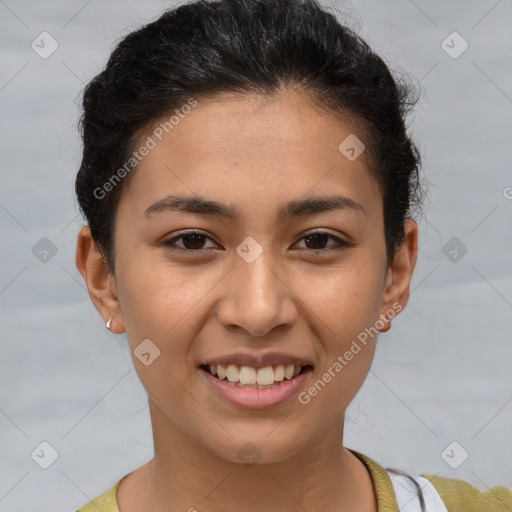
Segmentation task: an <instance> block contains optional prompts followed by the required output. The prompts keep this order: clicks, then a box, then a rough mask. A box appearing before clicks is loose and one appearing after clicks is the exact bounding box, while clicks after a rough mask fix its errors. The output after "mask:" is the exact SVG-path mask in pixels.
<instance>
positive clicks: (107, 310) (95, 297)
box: [75, 226, 125, 334]
mask: <svg viewBox="0 0 512 512" xmlns="http://www.w3.org/2000/svg"><path fill="white" fill-rule="evenodd" d="M75 264H76V267H77V269H78V271H79V272H80V274H82V277H83V278H84V281H85V284H86V285H87V290H88V292H89V297H90V298H91V301H92V303H93V304H94V307H95V308H96V309H97V310H98V312H99V314H100V315H101V317H102V318H103V323H104V324H105V323H106V322H107V321H108V320H109V319H110V318H112V322H111V324H110V331H111V332H114V333H116V334H121V333H123V332H124V331H125V326H124V322H123V316H122V313H121V307H120V304H119V300H118V298H117V297H118V293H117V286H116V281H115V277H114V275H112V273H111V272H110V271H109V269H108V265H107V261H106V259H105V258H104V257H103V256H102V255H101V253H100V251H99V250H98V247H97V246H96V243H95V242H94V240H93V239H92V236H91V229H90V228H89V226H84V227H82V228H81V229H80V231H79V233H78V239H77V243H76V255H75Z"/></svg>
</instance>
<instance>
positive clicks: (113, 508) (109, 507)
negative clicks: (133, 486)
mask: <svg viewBox="0 0 512 512" xmlns="http://www.w3.org/2000/svg"><path fill="white" fill-rule="evenodd" d="M123 478H124V476H123ZM123 478H120V479H119V480H118V481H117V482H116V483H115V484H114V485H113V486H112V487H111V488H110V489H109V490H108V491H106V492H105V493H103V494H101V495H100V496H98V497H97V498H94V499H93V500H92V501H90V502H89V503H87V504H85V505H84V506H83V507H81V508H79V509H78V510H77V511H76V512H98V511H99V510H101V512H119V507H118V506H117V499H116V494H117V488H118V487H119V484H120V483H121V481H122V480H123Z"/></svg>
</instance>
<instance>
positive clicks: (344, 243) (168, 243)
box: [161, 231, 354, 254]
mask: <svg viewBox="0 0 512 512" xmlns="http://www.w3.org/2000/svg"><path fill="white" fill-rule="evenodd" d="M189 235H200V236H202V237H205V238H209V239H210V240H212V239H211V238H210V237H209V236H208V235H206V234H204V233H201V232H200V231H187V232H184V233H181V234H179V235H177V236H175V237H172V238H170V239H168V240H163V241H162V242H161V245H163V246H165V247H166V248H168V249H170V250H172V251H181V252H186V253H189V254H191V253H195V254H204V253H206V252H208V251H210V250H211V249H186V248H183V247H173V245H174V243H175V242H176V241H177V240H180V239H181V238H185V237H186V236H189ZM314 235H326V236H327V237H328V238H332V239H333V240H335V241H336V244H337V247H334V248H330V249H302V250H303V251H306V252H315V253H319V252H323V253H327V252H328V251H337V250H341V249H344V248H347V247H351V246H353V245H354V244H352V243H350V242H347V241H346V240H342V239H341V238H338V237H337V236H334V235H332V234H331V233H328V232H326V231H313V232H311V233H307V234H305V235H304V236H303V237H302V238H300V239H299V241H302V240H304V239H305V238H308V237H310V236H314ZM212 241H213V240H212Z"/></svg>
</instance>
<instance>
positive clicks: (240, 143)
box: [96, 92, 417, 462]
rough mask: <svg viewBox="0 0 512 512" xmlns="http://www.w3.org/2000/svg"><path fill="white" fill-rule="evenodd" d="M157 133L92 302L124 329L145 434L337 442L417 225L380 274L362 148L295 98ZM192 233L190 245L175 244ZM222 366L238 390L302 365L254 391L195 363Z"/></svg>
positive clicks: (405, 278) (200, 117) (405, 274)
mask: <svg viewBox="0 0 512 512" xmlns="http://www.w3.org/2000/svg"><path fill="white" fill-rule="evenodd" d="M187 111H188V109H187ZM168 119H169V117H166V118H165V119H162V121H163V122H165V121H166V120H168ZM159 123H160V121H159V122H158V123H155V125H154V127H153V128H157V127H158V125H159ZM153 128H151V129H150V130H149V131H148V133H146V134H144V135H143V136H142V137H141V138H140V140H139V141H138V142H140V144H136V147H140V146H142V145H143V144H145V143H146V142H147V141H148V139H147V137H148V135H149V136H151V137H152V139H153V141H154V142H155V146H154V147H152V148H151V149H150V150H149V151H148V152H147V153H148V154H147V155H146V156H145V157H143V158H142V160H141V161H140V163H139V164H138V165H137V167H136V169H135V170H134V171H132V172H133V173H134V175H133V176H131V178H132V180H131V181H130V182H129V183H127V185H128V186H127V187H126V188H125V189H124V190H123V193H122V196H121V199H120V203H119V206H118V210H117V212H116V221H115V279H114V278H113V276H111V275H109V276H108V283H109V285H108V287H105V290H104V292H102V293H103V295H101V296H100V294H98V295H97V297H96V298H98V299H99V302H101V305H100V306H99V309H100V312H101V314H102V316H103V317H104V318H105V319H108V318H109V317H113V320H112V330H113V331H114V332H117V333H121V332H124V330H126V333H127V339H128V342H129V346H130V349H131V353H132V358H133V362H134V365H135V368H136V371H137V373H138V376H139V378H140V380H141V382H142V384H143V385H144V387H145V389H146V391H147V393H148V396H149V401H150V406H151V413H152V422H153V429H154V431H155V432H156V433H157V434H156V435H157V436H158V432H160V433H161V434H162V435H163V433H164V432H170V431H172V430H176V429H178V430H180V431H181V432H182V433H184V434H185V436H187V437H188V436H190V437H191V438H193V439H194V441H195V442H199V444H200V445H201V446H203V447H205V448H206V449H207V450H209V451H211V452H214V453H216V454H218V455H221V456H222V457H224V458H225V459H228V460H232V461H238V462H239V461H242V459H244V460H245V459H247V457H248V458H249V459H250V458H253V459H254V458H258V459H261V462H271V461H279V460H284V459H285V458H286V457H290V456H291V455H293V454H297V453H299V452H300V451H301V450H303V449H304V448H305V447H306V446H311V445H312V444H314V443H317V442H318V441H319V440H322V439H327V438H328V437H329V436H331V435H337V436H339V435H340V433H341V432H342V425H343V419H344V412H345V409H346V408H347V406H348V405H349V403H350V402H351V401H352V399H353V398H354V396H355V395H356V393H357V391H358V390H359V388H360V386H361V385H362V383H363V381H364V379H365V377H366V375H367V373H368V371H369V368H370V365H371V361H372V358H373V355H374V350H375V344H376V340H377V337H376V336H375V332H376V330H381V331H382V330H384V331H385V330H387V327H389V324H387V323H384V322H383V321H382V320H383V318H384V320H385V317H384V316H383V315H385V314H386V313H388V315H389V316H390V318H392V316H394V315H395V314H398V312H399V311H400V310H401V308H402V307H404V306H405V304H406V302H407V298H408V287H409V281H410V277H411V274H412V271H413V269H414V264H415V257H416V238H415V237H416V229H417V228H416V225H415V223H414V222H413V221H410V222H408V223H407V230H406V232H407V234H408V236H407V239H406V240H407V241H406V243H405V244H404V247H403V249H402V250H401V251H400V252H399V253H398V255H397V257H396V258H395V262H394V264H393V265H392V266H391V268H390V269H389V271H387V269H386V250H385V242H384V225H383V211H382V198H381V195H380V192H379V188H378V185H377V183H376V181H375V180H374V178H373V177H372V176H371V175H370V173H369V171H368V168H367V162H366V159H365V158H366V154H365V153H364V151H363V153H362V154H361V155H360V156H359V157H358V158H355V159H354V155H355V156H357V152H358V151H360V149H361V148H362V146H357V145H356V146H354V141H356V142H357V140H356V139H354V138H353V136H354V135H355V136H356V137H357V138H358V139H360V140H361V141H362V142H363V143H364V136H363V134H362V133H360V132H358V131H357V130H356V129H355V128H354V126H352V125H351V124H349V123H348V122H347V121H346V120H345V121H344V120H343V119H340V118H339V117H334V116H330V115H328V114H325V113H324V112H320V111H319V110H318V109H315V107H314V105H313V104H311V103H309V102H308V101H306V100H305V99H304V98H303V97H301V96H299V95H298V94H296V93H292V92H288V93H287V94H284V95H280V96H277V95H276V96H274V97H272V98H268V97H267V98H265V97H262V96H250V95H248V96H244V97H243V98H234V97H230V96H223V97H222V98H218V99H217V100H216V101H199V102H198V103H197V105H196V106H195V107H193V108H191V111H190V113H188V114H186V115H182V116H180V119H179V122H178V123H177V124H174V126H173V128H172V129H169V125H168V132H169V133H166V132H165V130H164V131H163V136H162V134H161V133H160V132H162V130H161V129H160V130H157V131H156V132H153ZM155 133H158V134H159V137H156V136H155ZM349 136H351V138H350V139H348V141H347V142H345V145H342V150H340V149H339V146H340V143H342V142H343V141H344V140H345V139H346V138H347V137H349ZM159 138H161V139H162V140H159ZM350 143H352V144H350ZM357 144H359V143H357ZM149 145H150V146H153V144H152V143H150V144H149ZM347 146H348V147H347ZM351 147H354V148H355V151H352V150H351V149H350V148H351ZM342 151H343V152H342ZM349 157H350V158H349ZM169 196H173V197H174V198H177V197H179V198H182V202H181V203H180V204H181V205H182V208H181V209H179V208H177V207H174V208H172V207H170V206H169V207H166V205H165V201H166V198H169ZM192 197H193V198H194V199H195V202H194V203H193V204H192V203H188V202H187V200H186V198H192ZM335 197H339V198H340V200H339V201H331V202H330V203H329V202H326V203H324V202H323V201H324V200H325V199H326V198H330V199H331V200H332V199H333V198H335ZM341 198H343V199H341ZM312 200H318V201H319V202H318V203H317V208H314V204H313V205H310V206H313V207H310V206H308V205H307V204H306V203H305V204H304V205H302V203H303V202H304V201H312ZM162 201H163V202H162ZM203 202H212V203H213V202H214V203H215V204H216V205H217V204H218V205H219V206H213V204H210V203H203ZM156 204H159V206H158V207H156V206H154V205H156ZM187 204H188V205H189V206H190V208H188V209H187V207H186V205H187ZM301 205H302V206H301ZM329 205H330V207H329ZM224 210H227V211H228V212H230V213H232V214H233V216H231V215H229V216H228V215H224V214H223V213H220V212H223V211H224ZM280 212H284V213H282V214H279V213H280ZM191 230H194V231H198V232H199V233H200V236H197V235H195V236H194V235H192V236H190V234H189V235H188V236H185V237H184V238H178V237H179V235H186V234H187V232H189V231H191ZM316 231H318V232H319V233H321V235H318V234H317V235H316V236H312V237H311V238H308V235H309V236H311V235H313V232H316ZM172 239H174V240H173V241H172V243H171V240H172ZM337 239H339V240H341V241H342V245H340V244H339V242H338V241H337ZM343 244H346V245H343ZM187 249H188V250H187ZM107 290H111V293H110V292H109V291H107ZM383 326H385V327H384V328H383ZM365 329H366V331H365ZM365 333H366V335H365ZM148 340H150V341H148ZM363 340H364V341H363ZM357 347H358V348H359V349H358V348H357ZM267 357H268V359H266V358H267ZM244 358H245V359H244ZM220 362H223V363H224V367H227V365H228V364H229V363H232V364H235V365H237V366H238V367H239V368H240V367H243V366H246V367H247V368H248V369H243V370H242V372H243V373H244V375H245V376H247V378H248V379H249V380H250V379H251V378H252V377H253V376H254V374H255V373H256V371H257V370H258V369H259V368H262V367H267V366H269V365H270V366H272V368H273V369H276V367H277V366H278V365H279V364H283V365H284V366H285V367H286V366H289V365H290V364H293V363H294V362H295V363H296V365H297V366H298V365H299V363H301V362H302V363H303V364H302V366H305V365H306V364H307V365H308V366H309V367H310V368H309V371H307V372H305V373H304V374H300V375H298V376H297V377H296V378H295V379H290V380H288V379H287V378H286V377H285V378H284V380H283V381H282V382H281V384H278V385H277V387H276V388H274V389H273V391H272V390H270V391H269V390H268V389H267V390H263V391H260V392H258V391H256V390H254V389H240V388H238V387H236V386H233V385H231V384H227V383H226V382H225V383H224V384H223V385H222V384H221V385H219V383H220V381H219V380H218V378H217V377H213V376H212V375H209V374H207V372H206V371H205V370H204V369H203V367H202V365H205V364H210V363H220ZM253 368H254V369H255V370H253ZM231 371H234V374H236V370H234V368H232V369H231ZM280 372H281V370H279V369H276V372H275V373H274V378H276V379H278V378H279V373H280ZM276 374H277V375H276ZM259 375H260V377H261V378H262V379H263V378H264V377H265V376H266V377H267V378H268V376H269V375H270V376H272V373H270V374H269V371H268V369H267V370H264V371H263V372H261V373H260V374H259ZM244 378H245V377H244ZM281 378H282V377H281ZM315 383H316V386H315ZM228 388H229V389H228ZM283 390H284V391H283ZM315 390H316V391H315ZM258 394H259V398H258ZM247 443H251V444H247Z"/></svg>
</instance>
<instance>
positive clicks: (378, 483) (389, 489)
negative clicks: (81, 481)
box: [76, 450, 512, 512]
mask: <svg viewBox="0 0 512 512" xmlns="http://www.w3.org/2000/svg"><path fill="white" fill-rule="evenodd" d="M350 451H351V452H352V453H353V454H354V455H355V456H356V457H358V458H359V459H360V460H361V461H362V462H363V463H364V465H365V466H366V468H367V469H368V471H369V473H370V475H371V478H372V481H373V485H374V488H375V493H376V495H377V504H378V511H379V512H400V511H399V509H398V503H397V498H396V495H395V492H394V489H393V485H392V482H391V480H390V478H389V476H388V473H387V472H386V470H385V469H384V468H383V467H381V466H379V465H378V464H377V463H376V462H375V461H373V460H372V459H370V458H369V457H367V456H366V455H363V454H362V453H359V452H356V451H355V450H350ZM126 476H128V475H125V476H123V477H122V478H121V479H119V480H118V481H117V482H116V483H115V484H114V486H113V487H111V488H110V489H109V490H108V491H107V492H105V493H104V494H102V495H101V496H98V497H97V498H95V499H94V500H92V501H91V502H89V503H87V504H86V505H84V506H83V507H82V508H80V509H79V510H77V511H76V512H120V511H119V507H118V506H117V500H116V493H117V488H118V487H119V484H120V483H121V482H122V480H123V478H125V477H126ZM421 476H422V477H424V478H426V479H427V480H429V481H430V483H431V484H432V485H433V486H434V487H435V490H436V491H437V492H438V494H439V496H440V498H441V500H442V501H443V503H444V504H445V507H446V509H447V510H448V512H512V490H510V489H507V488H506V487H504V486H502V485H497V486H495V487H492V488H491V489H489V490H488V491H485V492H484V491H480V490H479V489H477V488H476V487H473V486H472V485H470V484H469V483H468V482H465V481H464V480H456V479H453V478H445V477H441V476H435V475H431V474H428V473H423V474H421Z"/></svg>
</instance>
